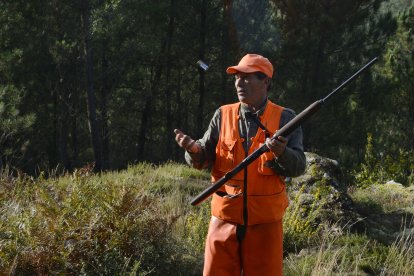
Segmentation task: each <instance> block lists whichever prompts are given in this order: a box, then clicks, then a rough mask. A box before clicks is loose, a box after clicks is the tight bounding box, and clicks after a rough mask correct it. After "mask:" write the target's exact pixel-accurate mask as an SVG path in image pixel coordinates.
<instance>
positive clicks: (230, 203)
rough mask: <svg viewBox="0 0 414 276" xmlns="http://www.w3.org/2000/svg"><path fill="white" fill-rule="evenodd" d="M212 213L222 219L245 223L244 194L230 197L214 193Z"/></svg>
mask: <svg viewBox="0 0 414 276" xmlns="http://www.w3.org/2000/svg"><path fill="white" fill-rule="evenodd" d="M211 213H212V215H213V216H215V217H217V218H219V219H221V220H224V221H228V222H234V223H238V224H243V196H237V197H233V198H228V197H222V196H220V195H218V194H217V193H214V194H213V199H212V201H211Z"/></svg>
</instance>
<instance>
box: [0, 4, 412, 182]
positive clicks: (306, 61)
mask: <svg viewBox="0 0 414 276" xmlns="http://www.w3.org/2000/svg"><path fill="white" fill-rule="evenodd" d="M413 26H414V8H413V1H412V0H411V1H410V0H389V1H383V0H358V1H354V0H345V1H344V0H342V1H335V0H334V1H332V0H324V1H309V0H301V1H299V0H287V1H240V0H235V1H230V0H223V1H218V0H210V1H207V0H197V1H195V0H182V1H177V0H155V1H144V0H134V1H133V0H123V1H121V0H111V1H103V0H96V1H95V0H82V1H56V0H41V1H21V0H13V1H9V0H4V1H1V3H0V118H1V120H0V168H5V167H8V168H15V169H18V170H21V171H23V172H26V173H29V174H35V175H38V174H39V173H40V172H48V171H51V170H53V171H72V170H74V169H75V168H79V167H83V166H84V165H85V164H88V163H94V165H95V170H98V171H100V170H118V169H122V168H126V167H127V166H128V165H129V164H134V163H138V162H140V161H147V162H152V163H157V164H159V163H163V162H165V161H167V160H176V161H177V160H178V161H180V160H181V161H182V160H183V152H182V150H181V149H179V148H178V147H177V146H176V144H175V141H174V135H173V129H174V128H179V129H182V130H183V131H184V132H186V133H188V134H189V135H191V136H193V137H194V138H199V137H201V136H202V134H203V131H204V130H205V129H206V127H207V126H208V123H209V120H210V119H211V117H212V114H213V113H214V111H215V110H216V108H218V107H219V106H220V105H222V104H226V103H231V102H235V101H237V98H236V94H235V92H234V86H233V78H232V77H231V76H228V75H227V74H226V73H225V69H226V68H227V66H230V65H234V64H236V63H237V62H238V60H239V59H240V57H242V56H243V55H244V54H246V53H258V54H262V55H264V56H266V57H268V58H269V59H270V60H271V62H272V63H273V64H274V66H275V75H274V82H273V88H272V91H271V92H270V98H271V99H272V100H273V101H274V102H276V103H278V104H280V105H282V106H286V107H290V108H292V109H294V110H295V111H296V112H297V113H299V112H300V111H301V110H302V109H304V108H305V107H307V106H308V105H309V104H310V103H312V102H314V101H315V100H317V99H319V98H321V97H323V96H324V95H326V94H327V93H329V92H330V91H331V90H332V89H333V88H335V87H336V86H338V85H339V84H340V83H341V82H342V81H343V80H345V79H346V78H347V77H348V76H350V74H351V73H353V72H355V70H357V69H358V68H359V67H361V66H362V65H363V64H365V63H366V62H367V61H368V60H371V59H372V58H373V57H376V56H378V57H379V62H378V63H377V64H376V65H375V66H374V67H373V68H371V69H370V71H369V72H365V73H364V74H363V75H362V76H360V77H359V78H358V80H356V81H355V82H353V83H352V84H351V85H349V86H348V87H347V88H346V89H345V91H343V92H342V93H341V94H340V95H338V96H336V98H335V99H334V100H333V101H332V102H330V103H329V105H326V106H325V107H324V108H323V109H322V110H321V111H320V112H319V113H318V114H317V115H316V116H315V117H314V118H312V119H311V120H310V121H309V122H308V123H306V124H305V125H303V130H304V139H305V140H304V146H305V150H306V151H311V152H316V153H318V154H320V155H323V156H327V157H329V158H333V159H336V160H339V162H340V164H341V166H342V167H343V168H344V169H345V170H346V171H348V172H358V173H357V174H355V175H356V176H357V177H359V178H360V179H359V180H360V183H363V181H366V180H369V178H370V177H372V175H373V174H372V172H376V173H375V174H374V176H375V177H377V178H384V179H394V180H395V181H397V182H400V183H403V184H405V185H407V184H409V183H410V182H412V178H413V163H414V162H413V156H412V155H413V154H412V152H413V148H414V138H413V137H414V108H413V106H414V71H413V64H414V33H413ZM198 60H202V61H204V62H205V63H207V64H208V65H209V68H208V70H203V69H202V68H200V67H199V66H198V65H197V61H198Z"/></svg>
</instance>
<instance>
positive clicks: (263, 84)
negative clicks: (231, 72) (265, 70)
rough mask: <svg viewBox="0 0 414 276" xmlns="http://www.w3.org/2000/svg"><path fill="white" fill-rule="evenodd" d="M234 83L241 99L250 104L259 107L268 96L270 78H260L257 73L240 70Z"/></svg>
mask: <svg viewBox="0 0 414 276" xmlns="http://www.w3.org/2000/svg"><path fill="white" fill-rule="evenodd" d="M234 84H235V86H236V90H237V96H238V98H239V101H240V102H242V103H245V104H247V105H249V106H253V107H256V108H258V107H260V106H261V105H262V104H263V102H264V101H265V100H266V98H267V86H268V85H269V78H265V79H262V80H260V79H259V78H258V77H257V75H256V74H255V73H242V72H238V73H236V74H235V82H234Z"/></svg>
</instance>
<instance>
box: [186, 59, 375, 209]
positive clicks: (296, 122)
mask: <svg viewBox="0 0 414 276" xmlns="http://www.w3.org/2000/svg"><path fill="white" fill-rule="evenodd" d="M377 60H378V58H377V57H375V58H373V59H372V60H371V61H370V62H368V63H367V64H365V65H364V66H363V67H362V68H361V69H359V70H358V71H357V72H356V73H354V74H353V75H352V76H351V77H349V78H348V79H347V80H345V81H344V82H343V83H342V84H341V85H339V86H338V87H337V88H335V89H334V90H333V91H332V92H331V93H329V94H328V95H327V96H326V97H325V98H322V99H320V100H317V101H315V102H314V103H312V104H311V105H309V106H308V107H307V108H306V109H305V110H303V111H302V112H301V113H299V114H298V115H297V116H296V117H295V118H293V119H292V120H290V121H289V122H288V123H287V124H286V125H285V126H283V127H282V128H281V129H279V130H278V131H276V133H275V134H274V135H273V136H272V138H271V139H277V137H279V136H283V137H287V136H288V135H289V134H290V133H292V132H293V131H294V130H295V129H296V128H297V127H299V126H300V125H301V124H302V123H303V122H305V121H306V120H307V119H309V118H310V117H311V116H312V115H313V114H315V113H316V112H317V111H318V110H319V109H320V108H321V107H322V105H323V104H324V103H325V102H326V101H327V100H328V99H329V98H331V97H332V96H333V95H334V94H336V93H337V92H338V91H340V90H341V89H342V88H343V87H344V86H345V85H347V84H348V83H349V82H350V81H352V80H353V79H355V78H356V77H357V76H358V75H360V74H361V73H362V72H363V71H365V70H366V69H367V68H369V67H371V65H372V64H374V63H375V62H376V61H377ZM268 150H269V148H268V147H267V146H266V144H263V146H261V147H260V148H258V149H257V150H255V151H254V152H253V153H252V154H250V155H249V156H247V157H246V158H245V159H243V160H242V161H241V162H240V164H238V165H237V166H236V167H234V168H233V169H232V170H231V171H229V172H227V173H226V174H225V175H224V176H223V177H222V178H220V179H219V180H218V181H216V183H213V184H212V185H211V186H209V187H208V188H207V189H205V190H204V191H203V192H201V193H200V194H198V195H197V196H196V197H194V198H193V200H191V205H193V206H195V205H198V204H200V203H201V202H202V201H204V200H205V199H206V198H208V197H209V196H211V195H212V194H213V193H214V192H215V191H217V190H218V189H219V188H220V187H221V186H223V185H224V184H225V183H226V182H227V181H229V180H230V179H231V178H233V176H235V175H236V174H237V173H238V172H240V171H241V170H243V169H244V168H246V167H247V166H248V165H249V164H250V163H252V162H253V161H254V160H256V159H257V158H259V156H260V155H262V154H263V153H265V152H266V151H268Z"/></svg>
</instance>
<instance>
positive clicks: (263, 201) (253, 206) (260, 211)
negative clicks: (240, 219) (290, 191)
mask: <svg viewBox="0 0 414 276" xmlns="http://www.w3.org/2000/svg"><path fill="white" fill-rule="evenodd" d="M247 202H248V212H249V219H248V224H249V225H253V224H260V223H270V222H275V221H280V220H281V219H282V218H283V215H284V214H285V210H286V208H287V207H288V205H289V201H288V197H287V193H286V190H285V189H283V191H282V192H280V193H278V194H273V195H263V196H248V198H247Z"/></svg>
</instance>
